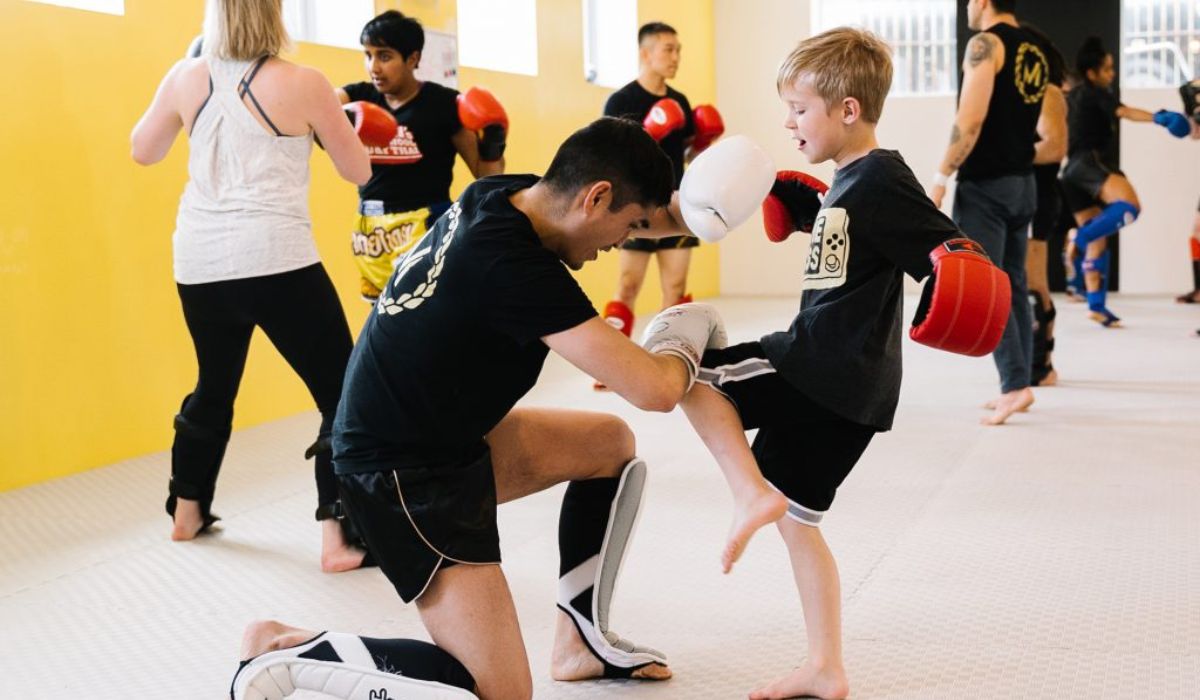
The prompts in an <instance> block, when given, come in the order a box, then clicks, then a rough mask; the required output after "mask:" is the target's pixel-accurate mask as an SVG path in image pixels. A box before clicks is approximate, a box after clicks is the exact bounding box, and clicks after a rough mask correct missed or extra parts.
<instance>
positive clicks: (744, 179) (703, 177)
mask: <svg viewBox="0 0 1200 700" xmlns="http://www.w3.org/2000/svg"><path fill="white" fill-rule="evenodd" d="M774 184H775V164H774V163H772V162H771V157H770V156H768V155H767V154H766V153H765V152H764V151H763V150H762V149H761V148H759V147H758V146H757V145H756V144H755V143H754V142H753V141H751V140H750V139H749V138H748V137H746V136H743V135H741V134H738V135H736V136H727V137H725V138H724V139H721V140H720V141H718V142H717V143H715V144H713V145H712V146H711V147H709V148H708V150H706V151H704V153H701V154H700V155H698V156H696V159H695V160H693V161H692V164H691V165H690V166H688V169H687V171H686V172H684V174H683V182H682V183H681V184H680V185H679V208H680V210H681V211H682V212H683V220H684V223H686V224H687V227H688V229H690V230H691V232H692V233H693V234H695V235H696V237H697V238H700V239H701V240H704V241H708V242H709V243H713V242H716V241H719V240H721V239H722V238H724V237H725V236H726V235H727V234H728V233H729V232H730V231H731V230H733V229H734V228H736V227H737V226H739V225H741V224H742V223H743V222H745V221H746V220H747V219H749V218H750V216H751V215H752V214H754V212H756V211H758V208H759V206H760V205H761V204H762V201H763V200H764V199H766V197H767V194H768V193H770V191H771V186H772V185H774Z"/></svg>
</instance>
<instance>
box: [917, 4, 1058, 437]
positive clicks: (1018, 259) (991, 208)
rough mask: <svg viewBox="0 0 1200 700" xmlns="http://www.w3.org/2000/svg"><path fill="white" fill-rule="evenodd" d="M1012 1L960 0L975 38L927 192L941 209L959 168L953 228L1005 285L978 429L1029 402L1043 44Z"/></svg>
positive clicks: (1045, 74) (1044, 72)
mask: <svg viewBox="0 0 1200 700" xmlns="http://www.w3.org/2000/svg"><path fill="white" fill-rule="evenodd" d="M1016 4H1017V3H1016V0H969V2H968V3H967V24H968V26H969V27H970V28H971V29H974V30H978V31H979V33H978V34H976V35H975V36H973V37H971V40H970V42H969V43H968V44H967V51H966V56H965V57H964V58H963V77H962V85H961V90H960V92H959V101H958V113H957V114H956V115H955V119H954V128H953V129H952V130H951V132H950V147H949V148H948V149H947V150H946V156H945V158H943V160H942V164H941V167H940V168H939V169H938V173H937V175H936V176H935V180H934V186H933V188H932V190H931V191H930V197H931V198H932V199H933V201H934V203H935V204H937V205H938V206H939V207H940V206H941V204H942V199H943V197H945V194H946V180H947V178H949V177H950V175H952V174H954V171H956V170H958V171H959V175H958V181H959V182H958V189H957V192H956V194H955V198H954V222H955V223H956V224H958V226H959V228H961V229H962V230H963V232H964V233H966V234H967V235H968V236H970V237H971V238H974V239H975V240H977V241H979V243H980V244H982V245H983V247H984V248H985V249H986V250H987V252H988V255H989V256H991V258H992V260H994V261H995V262H996V263H997V264H999V265H1000V266H1001V267H1002V268H1003V269H1004V271H1005V272H1006V273H1008V277H1009V280H1010V281H1011V283H1012V298H1013V300H1014V303H1013V305H1012V311H1011V312H1010V315H1009V319H1008V326H1007V328H1005V330H1004V337H1003V338H1002V339H1001V341H1000V345H999V346H998V347H997V348H996V351H995V352H994V353H993V354H992V357H993V359H994V360H995V362H996V369H997V370H998V371H999V373H1000V391H1001V396H1000V397H999V398H998V399H996V400H995V401H993V402H991V403H989V404H988V408H991V409H993V413H992V415H990V416H988V417H987V418H985V419H983V423H984V424H986V425H1000V424H1001V423H1003V422H1004V421H1005V420H1007V419H1008V418H1009V416H1011V415H1012V414H1014V413H1016V412H1018V411H1023V410H1025V409H1026V408H1028V407H1029V405H1030V404H1032V403H1033V392H1032V391H1031V390H1030V388H1029V387H1030V364H1031V362H1032V356H1033V319H1032V315H1031V313H1030V308H1029V305H1028V304H1024V303H1015V302H1016V301H1017V300H1024V299H1026V298H1028V289H1027V285H1026V280H1025V253H1026V245H1027V237H1028V232H1029V224H1030V222H1031V221H1032V220H1033V214H1034V212H1035V211H1036V209H1037V187H1036V184H1035V182H1034V178H1033V157H1034V142H1035V141H1036V140H1037V138H1038V136H1037V121H1038V116H1039V114H1040V113H1041V109H1042V100H1043V98H1044V97H1045V94H1046V87H1047V85H1048V84H1049V67H1048V65H1047V62H1046V57H1045V54H1044V52H1043V51H1042V49H1041V47H1040V46H1039V45H1038V43H1037V42H1036V41H1035V40H1034V39H1033V37H1032V36H1031V35H1030V34H1029V33H1028V32H1026V31H1025V30H1024V29H1021V27H1020V25H1019V23H1018V22H1017V18H1016V16H1015V15H1014V14H1013V13H1014V10H1015V9H1016Z"/></svg>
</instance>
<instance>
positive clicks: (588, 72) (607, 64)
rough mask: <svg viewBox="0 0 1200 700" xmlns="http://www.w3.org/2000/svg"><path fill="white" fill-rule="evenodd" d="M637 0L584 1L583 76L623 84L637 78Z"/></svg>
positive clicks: (594, 81)
mask: <svg viewBox="0 0 1200 700" xmlns="http://www.w3.org/2000/svg"><path fill="white" fill-rule="evenodd" d="M637 31H638V23H637V0H583V76H584V78H585V79H587V81H588V82H589V83H592V84H594V85H600V86H603V87H611V88H616V87H621V86H622V85H624V84H625V83H628V82H629V81H630V80H633V79H634V78H635V77H637V72H638V56H637V52H638V44H637Z"/></svg>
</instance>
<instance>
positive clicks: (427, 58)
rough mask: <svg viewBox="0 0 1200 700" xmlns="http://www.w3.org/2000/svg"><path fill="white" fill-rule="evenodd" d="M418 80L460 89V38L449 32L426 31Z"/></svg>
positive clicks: (418, 68) (417, 72)
mask: <svg viewBox="0 0 1200 700" xmlns="http://www.w3.org/2000/svg"><path fill="white" fill-rule="evenodd" d="M416 76H417V80H432V81H433V82H435V83H438V84H440V85H445V86H446V87H449V88H454V89H458V36H457V35H455V34H450V33H448V32H437V31H433V30H430V29H426V30H425V49H424V50H423V51H421V65H420V66H418V67H417V70H416Z"/></svg>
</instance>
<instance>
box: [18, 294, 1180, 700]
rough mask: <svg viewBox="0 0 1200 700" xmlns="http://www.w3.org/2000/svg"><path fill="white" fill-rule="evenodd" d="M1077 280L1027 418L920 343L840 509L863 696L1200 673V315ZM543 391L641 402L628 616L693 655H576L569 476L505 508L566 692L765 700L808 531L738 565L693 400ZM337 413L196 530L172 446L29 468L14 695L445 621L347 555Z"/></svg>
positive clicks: (286, 429) (558, 370) (1093, 693)
mask: <svg viewBox="0 0 1200 700" xmlns="http://www.w3.org/2000/svg"><path fill="white" fill-rule="evenodd" d="M913 302H914V300H913V299H909V300H908V303H907V309H908V311H909V312H910V313H911V310H912V309H913V307H914V304H913ZM1058 303H1059V308H1060V310H1059V322H1058V324H1059V331H1058V336H1059V340H1058V352H1057V354H1056V364H1057V365H1058V366H1059V368H1060V372H1061V374H1062V383H1061V385H1060V386H1058V387H1054V388H1047V389H1044V390H1039V391H1038V392H1037V397H1038V403H1037V404H1036V405H1035V406H1034V409H1033V411H1031V412H1030V413H1028V414H1026V415H1019V416H1017V417H1015V418H1014V419H1013V420H1012V421H1011V422H1010V424H1009V425H1007V426H1004V427H1001V428H984V427H981V426H979V425H977V419H978V417H979V416H981V415H983V413H984V412H983V411H982V410H981V409H979V408H978V406H979V404H980V403H981V402H982V401H983V400H984V399H987V398H990V397H991V396H992V395H993V393H994V392H995V372H994V369H993V367H992V364H991V361H990V360H989V359H970V358H963V357H956V356H950V355H946V354H942V353H937V352H934V351H931V350H928V349H926V348H922V347H919V346H915V345H912V344H906V346H905V349H904V351H905V384H904V394H903V397H902V399H901V406H900V411H899V413H898V415H897V420H896V426H895V430H893V431H892V432H891V433H887V434H884V435H881V436H879V437H878V438H876V440H875V441H874V442H873V443H872V445H871V447H870V448H869V449H868V451H867V453H866V455H865V457H864V459H863V461H862V462H861V463H860V465H859V467H858V468H857V469H856V470H855V471H854V472H853V473H852V474H851V476H850V478H849V479H848V480H847V482H846V484H845V485H844V486H843V488H842V490H841V492H840V493H839V496H838V500H837V502H836V503H835V506H834V508H833V510H832V512H831V513H830V515H829V516H828V517H827V518H826V521H825V525H824V527H823V529H824V531H825V534H826V537H827V539H828V540H829V542H830V544H831V547H832V549H833V551H834V553H835V555H836V557H837V559H838V561H839V564H840V567H841V575H842V585H843V598H844V601H845V606H844V617H845V638H846V641H845V644H846V661H847V665H848V668H849V671H850V674H851V685H852V690H853V692H852V696H853V697H854V698H914V699H915V698H922V699H924V698H956V699H957V698H1013V697H1021V698H1026V697H1028V698H1094V697H1111V698H1133V697H1154V698H1197V697H1200V515H1197V513H1198V512H1200V337H1196V336H1195V335H1194V334H1193V332H1194V330H1195V329H1196V328H1197V327H1200V312H1198V310H1197V309H1196V308H1194V307H1187V306H1180V305H1174V304H1171V303H1170V302H1169V300H1167V299H1165V298H1148V297H1147V298H1136V297H1135V298H1121V297H1117V298H1116V299H1115V300H1114V308H1119V309H1120V310H1121V312H1123V315H1124V316H1125V318H1126V321H1127V325H1128V327H1127V328H1125V329H1122V330H1104V329H1101V328H1099V327H1098V326H1095V325H1094V324H1092V323H1090V322H1088V321H1086V320H1084V319H1083V318H1082V315H1083V311H1082V309H1081V308H1080V307H1079V306H1078V305H1072V304H1069V303H1067V302H1065V301H1064V300H1062V299H1059V300H1058ZM717 305H718V306H719V308H720V309H721V311H722V313H723V314H724V316H725V317H726V319H727V320H728V321H729V331H730V337H731V338H732V339H734V340H744V339H751V338H755V337H757V336H758V335H760V334H761V333H763V332H766V331H770V330H775V329H779V328H783V327H785V326H786V324H787V322H788V321H789V320H790V317H791V314H792V312H793V310H794V302H793V301H790V300H779V299H754V300H750V299H722V300H719V301H718V302H717ZM525 404H526V405H544V406H572V407H578V408H589V409H596V410H604V411H611V412H614V413H617V414H619V415H621V416H623V417H624V418H626V420H628V421H629V423H630V424H631V425H632V426H633V428H634V430H635V432H636V434H637V436H638V441H639V451H640V453H641V454H642V456H644V457H645V458H646V459H647V461H648V463H649V465H650V480H649V489H650V490H649V494H648V498H647V502H646V509H645V512H644V514H643V517H642V520H641V524H640V526H639V531H638V535H637V539H636V541H635V544H634V546H633V549H632V551H631V553H630V555H629V557H628V559H627V561H626V567H627V568H626V569H625V572H624V574H623V576H622V579H621V587H620V591H619V595H618V599H617V602H616V606H615V610H614V617H613V619H614V628H615V629H617V630H618V631H619V632H621V633H622V634H623V635H625V636H627V637H628V638H630V639H633V640H636V641H638V642H640V643H644V644H649V645H651V646H655V647H658V648H660V649H663V650H664V651H666V652H667V653H668V655H669V656H670V658H671V660H672V665H673V668H674V671H675V674H676V675H675V678H674V679H673V680H671V681H669V682H666V683H658V684H640V683H633V682H620V681H599V682H588V683H574V684H566V683H555V682H553V681H551V680H549V678H548V674H547V673H546V668H547V666H548V659H549V649H550V643H551V639H552V633H553V628H554V615H555V609H554V605H553V601H554V590H555V574H556V572H557V548H556V547H557V545H556V536H555V535H556V531H555V523H556V520H557V510H558V502H559V499H560V497H561V488H556V489H552V490H550V491H548V492H545V493H542V494H538V495H536V496H533V497H530V498H528V499H526V500H524V501H521V502H518V503H515V504H511V505H507V506H504V507H503V508H501V510H500V520H501V522H500V531H501V538H502V546H503V551H504V559H505V564H504V568H505V572H506V575H507V576H508V578H509V582H510V585H511V587H512V589H513V593H514V596H515V598H516V603H517V608H518V612H519V614H520V617H521V623H522V629H523V631H524V633H525V637H526V640H527V646H528V650H529V656H530V659H531V662H532V664H533V671H534V679H535V684H536V695H537V697H539V698H585V697H601V696H604V697H631V698H659V697H664V698H665V697H671V698H735V697H745V695H746V692H747V691H748V690H750V689H751V688H753V687H756V685H757V684H759V683H761V682H763V681H766V680H769V679H771V678H773V677H775V676H777V675H779V674H781V673H783V672H786V671H787V670H789V669H790V668H791V667H793V666H794V665H795V664H796V663H797V662H798V661H799V659H800V656H801V654H802V653H803V649H804V644H803V638H804V637H803V635H804V626H803V620H802V618H801V615H800V610H799V604H798V599H797V594H796V592H795V588H794V586H793V584H792V581H791V574H790V571H789V569H788V567H787V563H786V558H785V555H784V550H783V547H782V544H781V542H780V541H779V538H778V536H777V535H775V533H773V532H770V531H764V532H763V533H762V534H760V535H759V537H757V538H756V539H755V540H754V541H753V543H752V544H751V547H750V549H749V551H748V552H747V554H746V556H745V557H744V559H743V560H742V562H741V563H740V564H739V565H738V566H737V568H736V569H735V571H734V573H733V574H732V575H729V576H724V575H722V574H721V573H720V570H719V568H718V566H717V555H718V552H719V550H720V546H721V543H722V540H723V536H724V533H725V529H726V527H727V525H728V518H729V498H728V496H727V494H726V491H725V487H724V482H723V481H722V479H721V477H720V475H719V472H718V470H717V468H716V466H715V464H714V463H713V461H712V460H711V458H709V457H708V455H707V453H706V452H705V451H704V448H703V447H702V445H701V444H700V442H699V440H698V439H697V438H696V437H695V436H694V435H693V434H692V433H691V432H690V428H688V427H687V425H686V421H685V420H684V418H683V416H682V415H681V414H680V413H679V412H675V413H672V414H669V415H662V414H647V413H641V412H639V411H637V410H636V409H633V408H632V407H630V406H628V405H626V404H624V403H623V402H622V401H621V400H620V399H619V398H617V397H615V396H612V395H606V394H596V393H594V392H593V391H592V389H591V383H590V381H589V380H587V379H586V378H585V377H584V376H583V375H581V374H580V373H579V372H577V371H576V370H574V369H573V368H571V367H569V366H568V365H566V364H565V363H563V362H561V361H559V360H557V359H555V358H553V357H552V358H551V361H550V362H549V363H548V365H547V368H546V372H545V373H544V375H543V379H542V381H541V382H540V383H539V384H538V386H537V387H536V389H535V390H534V391H533V392H532V393H531V395H530V396H529V397H528V398H527V400H526V401H525ZM316 424H317V419H316V415H315V413H311V412H310V413H306V414H303V415H300V416H296V417H294V418H289V419H285V420H280V421H276V422H273V423H271V424H268V425H263V426H258V427H255V428H251V429H246V430H241V431H238V432H237V433H236V434H235V435H234V438H233V441H232V443H231V445H230V448H229V451H228V455H227V457H226V462H225V466H224V468H223V472H222V479H221V483H220V486H219V491H218V501H217V503H216V506H215V510H216V511H217V512H219V513H220V514H221V515H222V516H223V517H224V521H223V522H222V528H221V530H220V532H219V534H217V535H216V536H214V537H207V538H203V539H200V540H198V541H195V542H192V543H182V544H176V543H172V542H171V541H170V540H169V539H168V534H169V529H168V520H167V517H166V516H165V515H164V514H163V512H162V501H163V498H164V495H165V494H164V489H165V484H166V475H167V473H168V470H169V466H168V464H169V463H168V455H167V454H166V453H165V452H164V453H158V454H153V455H147V456H145V457H140V458H137V459H132V460H128V461H125V462H122V463H120V464H115V465H112V466H110V467H106V468H102V469H96V470H92V471H89V472H85V473H82V474H79V475H76V476H72V477H69V478H65V479H60V480H57V481H53V482H49V483H45V484H40V485H37V486H33V487H29V488H26V489H21V490H17V491H11V492H8V493H3V494H0V698H5V699H8V698H20V699H25V698H39V699H40V698H55V699H56V698H63V699H66V698H89V699H93V700H99V699H103V698H114V699H116V698H136V697H170V698H208V699H211V700H215V699H216V698H218V697H221V696H222V695H223V694H224V695H225V696H227V693H228V683H229V680H230V678H231V676H232V672H233V671H234V669H235V668H236V654H237V646H238V640H239V636H240V633H241V629H242V627H243V625H245V623H247V622H248V621H250V620H252V619H255V618H263V617H271V618H277V619H281V620H285V621H288V622H291V623H294V624H300V625H304V626H307V627H312V628H317V629H325V628H334V629H339V630H342V631H349V632H357V633H361V634H369V635H373V636H412V637H424V633H423V631H422V628H421V624H420V621H419V620H418V618H417V615H416V611H415V609H413V608H411V607H406V606H404V605H402V604H401V603H400V601H399V599H398V597H397V596H396V595H395V593H394V591H392V589H391V588H390V586H389V585H388V583H387V581H386V580H385V579H384V578H383V576H382V575H381V574H380V573H379V572H378V570H375V569H368V570H363V571H356V572H351V573H347V574H338V575H328V574H322V573H321V572H320V570H319V568H318V566H317V554H318V551H319V542H318V535H319V533H318V528H317V525H316V523H315V522H313V520H312V510H313V507H314V506H313V503H314V501H315V495H314V491H313V488H312V480H311V466H310V465H311V463H309V462H305V461H304V460H303V458H302V452H303V449H304V447H305V446H306V445H307V444H309V442H311V437H312V434H313V433H314V432H315V429H316ZM297 697H300V696H299V695H298V696H297Z"/></svg>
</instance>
